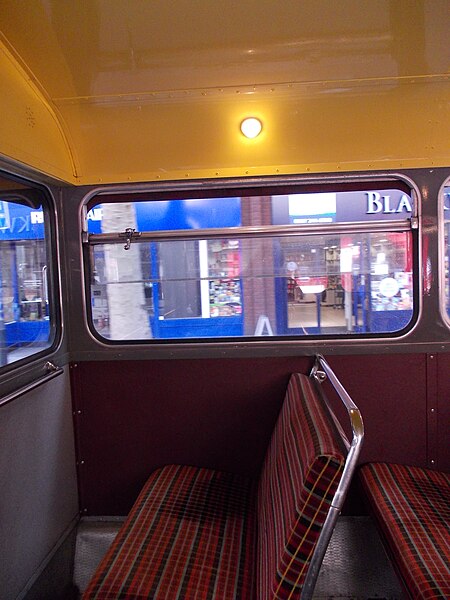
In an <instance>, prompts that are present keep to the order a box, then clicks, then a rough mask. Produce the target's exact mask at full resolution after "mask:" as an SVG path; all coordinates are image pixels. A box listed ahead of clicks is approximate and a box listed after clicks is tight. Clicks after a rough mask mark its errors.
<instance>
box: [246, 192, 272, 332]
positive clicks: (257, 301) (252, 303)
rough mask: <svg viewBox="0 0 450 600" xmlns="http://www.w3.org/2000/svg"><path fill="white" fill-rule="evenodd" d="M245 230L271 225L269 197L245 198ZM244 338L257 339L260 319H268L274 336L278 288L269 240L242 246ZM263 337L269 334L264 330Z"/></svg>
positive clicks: (248, 241) (252, 241)
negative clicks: (250, 336)
mask: <svg viewBox="0 0 450 600" xmlns="http://www.w3.org/2000/svg"><path fill="white" fill-rule="evenodd" d="M241 218H242V225H243V226H252V225H253V226H256V225H271V224H272V203H271V197H270V196H258V197H252V198H242V200H241ZM241 272H242V273H243V275H244V277H243V284H242V285H243V296H244V335H254V334H255V329H256V326H257V323H258V319H259V317H260V316H266V317H268V319H269V322H270V325H271V327H272V330H273V333H274V334H276V322H275V284H274V279H273V272H274V270H273V241H272V240H271V239H269V238H266V239H263V238H262V239H252V240H244V241H243V242H242V266H241ZM264 333H267V331H266V330H264Z"/></svg>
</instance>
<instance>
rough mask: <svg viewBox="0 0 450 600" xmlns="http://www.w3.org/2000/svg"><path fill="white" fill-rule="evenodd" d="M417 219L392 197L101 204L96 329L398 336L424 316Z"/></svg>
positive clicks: (123, 334)
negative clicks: (416, 282) (418, 305)
mask: <svg viewBox="0 0 450 600" xmlns="http://www.w3.org/2000/svg"><path fill="white" fill-rule="evenodd" d="M111 215H113V217H114V218H111ZM412 216H413V202H412V198H411V196H409V195H408V194H407V193H405V191H404V190H400V189H391V188H389V189H380V190H369V191H340V192H325V193H308V194H303V193H292V194H289V193H288V194H284V195H275V196H251V197H242V198H240V197H227V198H203V199H184V200H162V201H158V200H148V201H141V202H135V203H133V202H126V203H120V202H119V203H111V204H98V205H97V206H95V207H94V208H93V209H92V210H91V211H90V212H89V214H88V232H89V233H90V243H91V244H92V246H91V252H90V256H91V267H90V273H91V306H92V309H91V310H92V321H93V325H94V328H95V330H96V331H97V333H98V334H100V335H101V336H102V337H105V338H107V339H111V340H117V341H119V340H132V339H136V340H139V339H185V338H210V337H217V338H232V337H241V336H245V337H255V336H261V335H273V336H308V335H317V336H330V335H333V336H335V335H343V336H348V335H352V336H353V335H366V334H367V335H371V334H372V335H374V334H391V333H397V332H400V331H402V330H404V329H405V328H406V327H407V326H408V325H409V323H410V322H411V320H412V317H413V309H414V306H413V273H412V256H413V252H412V233H411V229H410V218H411V217H412ZM371 222H376V223H377V224H378V225H377V227H375V228H372V227H368V226H367V225H368V224H369V223H371ZM343 223H345V231H346V233H345V234H344V233H341V232H340V231H341V230H340V229H339V225H340V224H343ZM353 224H354V225H353ZM286 226H287V227H286ZM291 228H292V234H291V233H290V232H291ZM308 228H309V229H308ZM131 229H133V230H134V229H136V230H138V235H137V236H135V237H133V238H132V240H131V245H130V244H125V247H124V243H123V242H124V241H125V239H126V235H125V232H126V231H127V230H128V231H130V230H131ZM312 229H313V230H314V231H312ZM322 229H323V231H324V232H323V233H321V231H322ZM352 229H354V230H355V231H352ZM372 229H374V230H372ZM390 229H392V231H390ZM192 230H194V231H192ZM262 230H264V235H258V231H262ZM280 230H283V234H282V235H281V234H280V235H279V234H278V232H279V231H280ZM241 231H242V232H243V233H245V235H240V232H241ZM364 231H365V233H364ZM116 232H117V236H116V235H115V233H116ZM194 232H195V235H193V234H194ZM227 232H232V235H231V236H227ZM139 234H140V235H141V237H139ZM105 236H106V237H107V238H108V243H102V240H103V239H105ZM177 238H178V239H177ZM111 240H113V241H111Z"/></svg>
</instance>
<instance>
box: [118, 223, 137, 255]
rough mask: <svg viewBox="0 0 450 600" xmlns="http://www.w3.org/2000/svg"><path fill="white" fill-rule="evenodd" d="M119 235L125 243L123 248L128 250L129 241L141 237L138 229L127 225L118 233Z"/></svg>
mask: <svg viewBox="0 0 450 600" xmlns="http://www.w3.org/2000/svg"><path fill="white" fill-rule="evenodd" d="M119 237H120V238H122V239H125V241H126V244H125V246H124V247H123V249H124V250H129V249H130V246H131V241H132V239H133V238H138V237H141V233H140V231H136V229H132V228H131V227H127V229H125V231H124V232H123V233H119Z"/></svg>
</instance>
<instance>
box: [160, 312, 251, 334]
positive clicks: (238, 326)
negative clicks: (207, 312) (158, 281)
mask: <svg viewBox="0 0 450 600" xmlns="http://www.w3.org/2000/svg"><path fill="white" fill-rule="evenodd" d="M158 329H159V338H160V339H174V338H203V337H241V336H242V335H243V333H244V332H243V323H242V317H241V316H235V317H234V316H230V317H211V318H209V319H202V318H200V317H199V318H195V319H164V320H160V321H159V323H158Z"/></svg>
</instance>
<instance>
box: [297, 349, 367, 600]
mask: <svg viewBox="0 0 450 600" xmlns="http://www.w3.org/2000/svg"><path fill="white" fill-rule="evenodd" d="M321 369H322V370H321ZM310 377H312V378H313V379H314V380H315V381H316V382H317V383H318V384H321V383H322V382H323V381H325V380H326V379H327V378H328V379H329V380H330V383H331V384H332V386H333V388H334V389H335V390H336V392H337V394H338V396H339V398H340V399H341V401H342V403H343V404H344V406H345V407H346V409H347V412H348V416H349V420H350V425H351V428H352V434H353V437H352V441H351V442H350V443H349V442H348V440H347V438H346V437H345V436H344V434H343V432H342V434H341V435H342V439H343V442H344V443H345V445H346V446H347V449H348V453H347V458H346V460H345V464H344V469H343V471H342V476H341V480H340V482H339V485H338V487H337V490H336V492H335V494H334V496H333V500H332V502H331V506H330V509H329V511H328V515H327V517H326V519H325V522H324V524H323V526H322V530H321V532H320V535H319V539H318V540H317V544H316V547H315V549H314V553H313V556H312V558H311V562H310V565H309V569H308V573H307V575H306V579H305V583H304V585H303V589H302V593H301V599H302V600H310V599H311V598H312V597H313V593H314V588H315V585H316V581H317V577H318V575H319V571H320V567H321V565H322V561H323V557H324V556H325V552H326V549H327V547H328V544H329V542H330V539H331V536H332V534H333V531H334V528H335V525H336V521H337V519H338V516H339V514H340V512H341V510H342V506H343V504H344V500H345V497H346V495H347V492H348V489H349V486H350V482H351V479H352V477H353V473H354V471H355V468H356V465H357V462H358V457H359V454H360V452H361V446H362V442H363V440H364V423H363V420H362V416H361V412H360V410H359V408H358V407H357V406H356V404H355V403H354V402H353V400H352V399H351V398H350V396H349V395H348V393H347V391H346V390H345V389H344V387H343V385H342V384H341V382H340V381H339V379H338V378H337V377H336V375H335V373H334V372H333V370H332V369H331V367H330V365H329V364H328V363H327V361H326V360H325V359H324V357H323V356H322V355H320V354H318V355H316V361H315V364H314V367H313V368H312V370H311V373H310ZM328 409H329V410H330V412H331V417H332V418H333V419H334V420H335V421H336V422H339V421H338V419H337V417H335V415H334V413H333V411H332V409H331V407H330V406H328Z"/></svg>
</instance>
